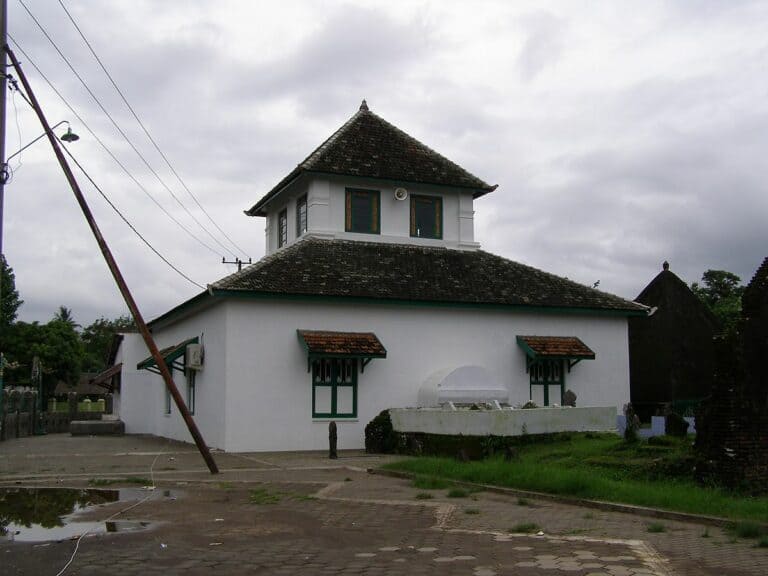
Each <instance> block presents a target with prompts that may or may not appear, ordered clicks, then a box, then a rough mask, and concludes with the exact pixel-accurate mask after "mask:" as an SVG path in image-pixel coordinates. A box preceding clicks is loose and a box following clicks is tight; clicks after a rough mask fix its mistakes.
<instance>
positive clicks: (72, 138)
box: [2, 120, 80, 184]
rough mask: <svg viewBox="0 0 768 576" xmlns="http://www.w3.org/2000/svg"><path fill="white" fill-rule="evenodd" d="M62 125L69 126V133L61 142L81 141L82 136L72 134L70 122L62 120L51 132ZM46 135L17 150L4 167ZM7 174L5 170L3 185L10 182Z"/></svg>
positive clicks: (61, 138)
mask: <svg viewBox="0 0 768 576" xmlns="http://www.w3.org/2000/svg"><path fill="white" fill-rule="evenodd" d="M62 124H66V125H67V131H66V133H65V134H64V135H62V136H60V137H59V139H60V140H63V141H64V142H66V143H70V142H76V141H78V140H80V136H78V135H77V134H75V133H74V132H72V127H71V126H70V125H69V121H68V120H62V121H61V122H59V123H57V124H54V125H53V126H51V130H52V131H53V130H54V129H55V128H58V127H59V126H61V125H62ZM46 134H47V133H46V132H43V133H42V134H40V136H38V137H37V138H35V139H34V140H32V142H30V143H29V144H27V145H26V146H22V147H21V148H19V149H18V150H16V152H14V153H13V154H11V155H10V156H8V158H6V159H5V166H3V168H6V167H7V165H8V162H9V161H10V159H11V158H13V157H14V156H18V155H19V154H21V153H22V152H24V150H26V149H27V148H29V147H30V146H32V144H34V143H35V142H37V141H38V140H40V139H41V138H44V137H45V136H46ZM7 174H8V171H7V170H6V169H4V170H3V172H2V180H3V184H5V183H6V182H7V181H8V176H7Z"/></svg>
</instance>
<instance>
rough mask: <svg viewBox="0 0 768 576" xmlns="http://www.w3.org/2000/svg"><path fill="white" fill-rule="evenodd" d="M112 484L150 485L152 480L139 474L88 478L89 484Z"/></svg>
mask: <svg viewBox="0 0 768 576" xmlns="http://www.w3.org/2000/svg"><path fill="white" fill-rule="evenodd" d="M113 484H139V485H141V486H151V485H152V480H150V479H149V478H142V477H140V476H128V477H126V478H91V479H90V480H88V485H89V486H112V485H113Z"/></svg>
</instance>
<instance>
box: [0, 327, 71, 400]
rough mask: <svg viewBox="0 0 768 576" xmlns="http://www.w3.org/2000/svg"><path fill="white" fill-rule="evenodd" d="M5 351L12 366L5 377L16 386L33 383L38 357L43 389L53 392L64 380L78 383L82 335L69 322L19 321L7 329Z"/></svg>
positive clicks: (47, 392) (7, 369)
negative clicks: (33, 364)
mask: <svg viewBox="0 0 768 576" xmlns="http://www.w3.org/2000/svg"><path fill="white" fill-rule="evenodd" d="M5 354H6V356H7V359H8V361H9V363H10V365H9V366H8V367H7V368H6V371H5V378H6V380H7V381H8V382H9V383H12V384H15V385H22V386H29V385H31V372H32V362H33V359H34V358H35V356H37V357H38V358H39V359H40V363H41V364H42V368H43V370H42V375H43V389H44V391H45V392H44V393H45V394H46V395H48V394H52V393H53V390H54V389H55V388H56V384H57V383H58V382H59V381H60V380H61V381H63V382H66V383H67V384H69V385H70V386H74V385H75V384H77V381H78V379H79V378H80V370H81V367H82V362H83V344H82V342H81V341H80V335H79V334H78V333H77V331H76V330H75V329H74V327H72V326H71V325H70V324H69V323H67V322H64V321H61V320H57V319H55V318H54V319H53V320H51V321H50V322H48V323H47V324H39V323H38V322H32V323H27V322H15V323H14V324H12V325H11V326H9V327H8V328H7V338H6V349H5Z"/></svg>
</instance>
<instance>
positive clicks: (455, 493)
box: [447, 488, 469, 498]
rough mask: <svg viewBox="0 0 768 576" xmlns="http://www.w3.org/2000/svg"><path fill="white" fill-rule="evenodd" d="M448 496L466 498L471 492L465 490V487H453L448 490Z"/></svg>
mask: <svg viewBox="0 0 768 576" xmlns="http://www.w3.org/2000/svg"><path fill="white" fill-rule="evenodd" d="M447 496H448V498H466V497H467V496H469V492H467V491H466V490H464V489H463V488H451V489H450V490H448V494H447Z"/></svg>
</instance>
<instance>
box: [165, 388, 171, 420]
mask: <svg viewBox="0 0 768 576" xmlns="http://www.w3.org/2000/svg"><path fill="white" fill-rule="evenodd" d="M165 413H166V414H170V413H171V391H170V390H168V386H165Z"/></svg>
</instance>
